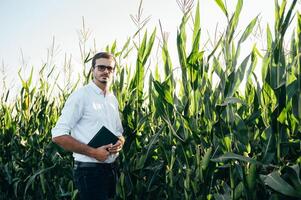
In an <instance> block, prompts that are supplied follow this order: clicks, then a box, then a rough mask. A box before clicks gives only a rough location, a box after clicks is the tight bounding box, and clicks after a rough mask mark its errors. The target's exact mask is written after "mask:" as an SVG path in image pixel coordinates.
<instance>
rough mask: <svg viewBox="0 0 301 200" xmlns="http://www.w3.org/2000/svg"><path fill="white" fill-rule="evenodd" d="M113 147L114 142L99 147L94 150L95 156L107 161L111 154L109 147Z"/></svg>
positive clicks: (97, 158)
mask: <svg viewBox="0 0 301 200" xmlns="http://www.w3.org/2000/svg"><path fill="white" fill-rule="evenodd" d="M111 147H112V144H107V145H104V146H101V147H98V148H96V149H95V151H94V156H93V157H94V158H95V159H96V160H99V161H105V160H106V159H107V158H108V156H109V155H110V152H109V150H108V149H109V148H111Z"/></svg>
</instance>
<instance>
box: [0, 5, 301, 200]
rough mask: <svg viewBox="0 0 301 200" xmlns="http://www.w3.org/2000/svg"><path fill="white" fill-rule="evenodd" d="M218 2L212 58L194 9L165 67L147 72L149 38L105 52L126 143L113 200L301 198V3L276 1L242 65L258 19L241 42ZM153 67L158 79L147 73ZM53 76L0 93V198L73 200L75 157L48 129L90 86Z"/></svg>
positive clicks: (86, 56) (164, 56) (164, 47)
mask: <svg viewBox="0 0 301 200" xmlns="http://www.w3.org/2000/svg"><path fill="white" fill-rule="evenodd" d="M215 2H216V5H217V6H218V7H219V8H220V11H221V12H223V13H224V15H225V18H226V19H227V21H228V24H227V27H226V30H225V32H224V33H223V34H221V35H220V37H219V38H218V40H217V42H216V44H215V46H214V47H213V48H211V49H210V50H204V49H202V48H201V46H203V44H202V43H201V40H200V37H201V34H202V31H201V30H202V29H201V24H200V11H199V8H200V4H199V3H197V4H196V5H195V7H194V9H190V8H189V7H186V8H185V5H183V11H184V12H183V13H184V14H183V17H182V21H181V22H180V25H179V29H178V32H177V41H176V42H177V52H178V56H177V58H176V59H178V60H177V61H175V60H172V59H173V58H172V57H171V56H170V49H169V47H168V41H167V39H166V38H165V37H164V36H163V37H162V39H161V40H160V52H161V57H160V59H161V60H162V64H157V65H155V64H153V63H152V62H149V60H150V56H151V55H152V53H153V52H154V51H155V50H154V48H155V47H154V43H155V41H156V38H157V37H159V35H160V34H158V31H157V30H156V29H154V30H153V31H151V32H148V31H146V30H144V29H141V30H144V31H143V32H142V31H140V32H139V33H138V34H141V39H140V41H139V42H134V40H132V39H131V38H129V40H128V41H127V42H126V43H125V44H124V45H122V46H121V48H119V47H117V43H116V42H114V43H112V44H111V45H108V46H107V47H106V49H107V50H108V51H110V52H111V53H113V54H114V55H116V57H117V61H119V62H118V66H117V70H116V74H117V75H116V77H115V79H114V83H113V86H112V90H113V91H114V93H115V94H116V96H117V98H118V101H119V104H120V112H121V116H122V122H123V126H124V135H125V137H126V143H125V146H124V148H123V151H122V153H121V154H120V157H119V159H118V161H117V162H118V165H119V169H120V176H119V182H118V185H117V196H116V199H137V200H140V199H200V200H203V199H208V200H210V199H212V200H220V199H232V200H236V199H246V200H255V199H271V200H272V199H273V200H274V199H275V200H282V199H301V175H300V172H301V168H300V163H301V156H300V155H301V141H300V139H301V56H300V55H301V15H300V13H299V12H298V11H296V4H297V3H298V2H297V0H292V1H286V0H283V1H282V2H281V3H279V2H278V0H275V1H274V10H275V22H274V24H273V25H272V26H270V25H267V27H266V29H265V30H266V36H265V38H266V49H265V50H264V51H260V50H258V49H257V47H256V44H255V45H254V46H253V48H252V51H251V52H249V53H248V55H247V56H246V57H244V58H242V57H241V56H240V51H241V46H242V44H243V43H244V42H245V41H246V40H247V39H248V38H249V37H250V35H251V34H252V32H253V31H254V30H253V29H254V27H255V26H256V24H257V23H258V17H255V18H254V19H253V20H251V21H250V22H249V23H248V24H247V25H246V26H245V28H244V30H243V31H242V32H239V33H238V32H237V25H238V22H239V18H240V12H241V9H242V6H243V0H237V4H236V9H235V12H233V14H231V13H229V11H228V10H227V9H226V6H225V4H224V2H223V1H222V0H215ZM271 3H273V2H272V1H271ZM189 20H191V21H193V29H192V31H190V32H189V31H187V30H190V29H187V23H188V21H189ZM289 27H293V28H294V31H293V34H292V36H291V39H290V45H289V50H288V49H286V48H285V45H284V42H285V41H284V38H285V35H286V32H287V30H288V28H289ZM162 35H164V34H162ZM188 36H189V37H191V38H192V44H188V42H187V38H188ZM93 53H94V52H84V53H83V54H82V59H83V66H85V65H87V66H89V65H90V64H89V61H90V60H91V57H92V56H93ZM130 54H134V55H135V56H136V62H135V65H134V66H130V65H129V64H127V63H126V62H124V61H126V60H127V58H128V56H129V55H130ZM121 61H123V62H121ZM176 62H179V63H180V69H179V70H180V75H179V78H176V74H175V70H174V64H173V63H176ZM149 63H151V65H153V66H152V67H154V68H155V70H154V71H150V70H148V68H149V67H150V66H149ZM256 66H259V68H260V69H261V74H260V75H259V74H257V73H255V71H254V69H255V67H256ZM87 68H88V67H87ZM133 68H134V70H132V69H133ZM53 70H54V69H52V70H50V71H49V72H47V71H46V70H45V67H42V68H41V69H40V71H39V77H38V81H37V83H33V81H32V80H33V72H31V75H30V76H29V78H28V79H25V78H23V77H22V76H21V74H19V77H20V81H21V83H22V88H21V89H20V91H18V94H17V96H16V98H15V99H14V100H13V101H12V102H11V101H8V96H9V95H10V90H9V89H7V90H6V91H2V96H1V105H0V111H1V115H0V120H1V125H0V131H1V132H0V152H1V153H0V199H26V200H27V199H76V198H77V190H76V188H75V187H74V185H73V181H72V166H73V161H72V156H71V153H70V152H65V151H64V150H63V149H61V148H60V147H58V146H57V145H55V144H53V143H52V142H51V129H52V127H53V126H54V125H55V123H56V121H57V119H58V117H59V115H60V112H61V110H62V107H63V105H64V102H65V100H66V99H67V97H68V96H69V94H70V93H71V92H72V91H74V90H75V89H76V88H77V87H78V85H80V84H85V83H87V82H89V80H90V78H91V77H90V73H89V72H87V71H85V70H83V73H82V75H81V78H80V79H79V80H78V81H77V82H76V84H74V87H58V84H56V83H55V82H54V83H52V82H49V81H48V80H49V79H50V77H52V78H53V79H56V78H57V77H53V76H54V73H52V72H53ZM258 76H261V77H258ZM259 78H261V80H262V83H260V82H259ZM241 87H243V88H244V90H243V92H242V90H240V88H241ZM56 88H58V89H57V90H58V91H59V92H58V93H57V95H53V94H54V93H53V91H54V90H55V89H56Z"/></svg>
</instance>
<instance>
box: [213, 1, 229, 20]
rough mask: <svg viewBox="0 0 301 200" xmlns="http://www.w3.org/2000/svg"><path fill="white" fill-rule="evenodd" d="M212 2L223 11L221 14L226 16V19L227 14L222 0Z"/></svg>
mask: <svg viewBox="0 0 301 200" xmlns="http://www.w3.org/2000/svg"><path fill="white" fill-rule="evenodd" d="M214 1H215V3H216V4H217V5H218V7H219V8H220V9H221V10H222V11H223V13H224V14H225V15H226V17H228V12H227V9H226V7H225V4H224V2H223V0H214Z"/></svg>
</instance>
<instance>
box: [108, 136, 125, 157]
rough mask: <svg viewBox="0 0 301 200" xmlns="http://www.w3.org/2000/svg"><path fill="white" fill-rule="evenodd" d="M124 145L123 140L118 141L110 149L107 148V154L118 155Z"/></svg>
mask: <svg viewBox="0 0 301 200" xmlns="http://www.w3.org/2000/svg"><path fill="white" fill-rule="evenodd" d="M123 144H124V140H122V139H119V140H118V141H117V142H116V143H115V144H114V145H113V146H112V147H111V148H109V149H108V150H109V152H110V153H112V154H114V153H118V152H119V151H121V149H122V147H123Z"/></svg>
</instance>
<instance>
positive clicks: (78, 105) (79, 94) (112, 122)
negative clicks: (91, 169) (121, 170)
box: [52, 82, 123, 163]
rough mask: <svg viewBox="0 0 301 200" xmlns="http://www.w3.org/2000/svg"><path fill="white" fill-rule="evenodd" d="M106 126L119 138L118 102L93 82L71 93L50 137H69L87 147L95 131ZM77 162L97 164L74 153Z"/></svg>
mask: <svg viewBox="0 0 301 200" xmlns="http://www.w3.org/2000/svg"><path fill="white" fill-rule="evenodd" d="M102 126H105V127H106V128H108V129H109V130H110V131H111V132H112V133H114V134H115V135H116V136H122V133H123V128H122V124H121V120H120V116H119V110H118V101H117V99H116V97H115V96H114V94H112V93H108V92H106V95H104V92H103V91H102V90H101V89H100V88H99V87H98V86H97V85H96V84H95V83H94V82H91V83H89V84H88V85H86V86H84V87H82V88H80V89H78V90H77V91H75V92H73V93H72V94H71V95H70V96H69V98H68V99H67V101H66V103H65V106H64V108H63V110H62V114H61V116H60V118H59V119H58V121H57V123H56V126H55V127H54V128H53V129H52V138H54V137H57V136H61V135H68V134H70V133H71V136H72V137H74V138H75V139H77V140H78V141H80V142H82V143H84V144H87V143H88V142H89V141H90V140H91V139H92V138H93V136H94V135H95V134H96V133H97V132H98V130H99V129H100V128H101V127H102ZM117 156H118V154H111V155H110V156H109V157H108V158H107V159H106V160H105V161H104V162H105V163H112V162H114V161H115V159H116V158H117ZM73 157H74V159H75V160H76V161H81V162H99V161H98V160H96V159H94V158H91V157H88V156H86V155H83V154H78V153H73Z"/></svg>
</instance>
